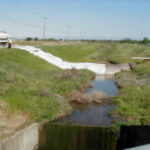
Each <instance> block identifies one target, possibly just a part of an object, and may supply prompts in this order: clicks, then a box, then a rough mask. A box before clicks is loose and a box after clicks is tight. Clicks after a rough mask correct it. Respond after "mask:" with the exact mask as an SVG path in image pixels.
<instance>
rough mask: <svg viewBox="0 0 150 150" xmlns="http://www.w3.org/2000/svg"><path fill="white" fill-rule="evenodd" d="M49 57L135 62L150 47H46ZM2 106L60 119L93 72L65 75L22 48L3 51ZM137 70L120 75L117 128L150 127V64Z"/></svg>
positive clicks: (0, 69) (139, 64) (99, 44)
mask: <svg viewBox="0 0 150 150" xmlns="http://www.w3.org/2000/svg"><path fill="white" fill-rule="evenodd" d="M40 48H42V49H43V50H44V51H46V52H50V53H52V54H53V55H55V56H58V57H61V58H63V59H64V60H66V61H70V62H112V63H116V64H120V63H129V62H133V60H132V59H131V57H133V56H146V57H148V56H150V46H148V45H138V44H123V43H122V44H121V43H113V42H96V43H81V44H74V45H63V46H60V45H59V46H44V45H42V44H41V45H40ZM0 58H1V59H0V101H5V102H7V103H8V109H9V110H10V111H15V110H20V111H22V112H25V113H27V114H29V116H30V117H31V118H33V119H37V120H42V119H47V118H49V119H54V118H56V116H57V115H58V114H60V112H65V111H67V110H68V108H69V106H68V105H67V104H68V101H69V100H67V99H66V98H65V97H66V95H68V93H71V92H72V91H73V90H76V89H77V88H79V87H81V85H82V84H84V83H86V82H87V81H88V80H89V79H90V78H91V76H92V73H91V72H89V71H85V70H84V71H80V72H77V71H76V70H72V71H71V72H70V71H62V70H60V69H58V68H57V67H55V66H53V65H50V64H48V63H47V62H45V61H44V60H42V59H40V58H38V57H35V56H33V55H31V54H29V53H27V52H24V51H19V50H17V49H12V50H8V49H0ZM134 62H135V64H136V69H135V70H134V71H131V72H128V73H127V72H122V73H120V74H118V75H116V79H117V81H118V82H119V81H120V82H119V84H120V86H121V87H122V88H121V89H120V95H119V96H118V97H116V98H114V101H115V102H116V103H117V108H116V110H115V111H114V112H112V113H111V114H112V116H119V117H120V118H121V123H120V122H118V121H117V122H116V123H117V124H119V125H120V124H122V123H123V124H124V123H125V124H149V123H150V118H149V114H150V111H149V110H150V109H149V108H150V98H149V97H150V94H149V93H150V92H149V91H150V69H149V66H150V61H141V60H140V61H134Z"/></svg>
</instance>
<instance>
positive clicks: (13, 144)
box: [2, 123, 39, 150]
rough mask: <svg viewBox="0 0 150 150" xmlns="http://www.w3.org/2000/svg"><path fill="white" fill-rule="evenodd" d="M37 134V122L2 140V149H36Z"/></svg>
mask: <svg viewBox="0 0 150 150" xmlns="http://www.w3.org/2000/svg"><path fill="white" fill-rule="evenodd" d="M38 142H39V135H38V124H37V123H34V124H32V125H31V126H29V127H27V128H25V129H23V130H20V131H18V132H17V133H16V134H15V135H13V136H12V137H9V138H7V139H4V140H3V141H2V147H3V150H36V149H37V147H38Z"/></svg>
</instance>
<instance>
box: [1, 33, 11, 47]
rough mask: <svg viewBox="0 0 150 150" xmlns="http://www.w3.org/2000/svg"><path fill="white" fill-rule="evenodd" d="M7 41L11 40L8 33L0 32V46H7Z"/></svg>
mask: <svg viewBox="0 0 150 150" xmlns="http://www.w3.org/2000/svg"><path fill="white" fill-rule="evenodd" d="M9 39H12V37H11V36H10V35H9V34H8V33H6V32H4V31H1V32H0V46H3V47H5V46H7V45H8V40H9Z"/></svg>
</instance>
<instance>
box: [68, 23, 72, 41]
mask: <svg viewBox="0 0 150 150" xmlns="http://www.w3.org/2000/svg"><path fill="white" fill-rule="evenodd" d="M70 29H71V26H68V27H67V32H68V37H67V39H68V41H69V40H70Z"/></svg>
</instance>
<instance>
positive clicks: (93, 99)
mask: <svg viewBox="0 0 150 150" xmlns="http://www.w3.org/2000/svg"><path fill="white" fill-rule="evenodd" d="M68 98H69V99H70V100H71V101H73V102H77V103H82V104H89V103H98V104H101V103H102V102H103V100H105V99H106V94H105V93H103V92H100V91H93V92H92V93H90V94H85V93H81V92H78V91H76V90H75V91H73V92H72V93H71V94H69V95H68Z"/></svg>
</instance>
